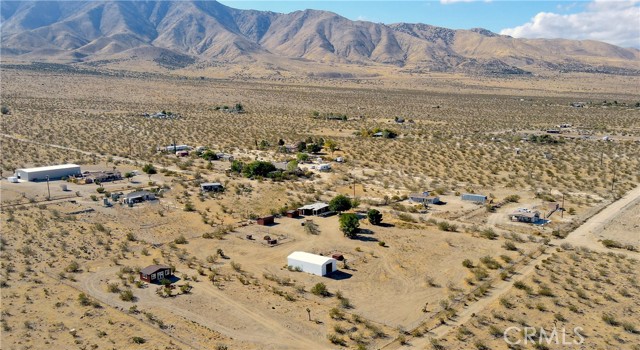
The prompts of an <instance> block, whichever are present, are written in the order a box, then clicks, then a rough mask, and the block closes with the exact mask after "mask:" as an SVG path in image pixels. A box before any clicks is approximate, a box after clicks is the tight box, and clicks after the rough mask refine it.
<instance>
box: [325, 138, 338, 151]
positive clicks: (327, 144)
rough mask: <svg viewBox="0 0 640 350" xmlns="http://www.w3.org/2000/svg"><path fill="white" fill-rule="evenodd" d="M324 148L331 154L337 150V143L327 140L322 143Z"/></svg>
mask: <svg viewBox="0 0 640 350" xmlns="http://www.w3.org/2000/svg"><path fill="white" fill-rule="evenodd" d="M324 147H326V148H327V149H328V150H329V151H331V153H333V152H335V151H336V149H338V143H337V142H335V141H334V140H327V141H325V142H324Z"/></svg>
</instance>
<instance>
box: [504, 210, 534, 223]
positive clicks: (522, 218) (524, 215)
mask: <svg viewBox="0 0 640 350" xmlns="http://www.w3.org/2000/svg"><path fill="white" fill-rule="evenodd" d="M510 216H511V221H518V222H526V223H530V224H533V223H536V222H538V221H539V220H540V212H537V211H535V212H515V213H512V214H511V215H510Z"/></svg>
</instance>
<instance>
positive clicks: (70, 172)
mask: <svg viewBox="0 0 640 350" xmlns="http://www.w3.org/2000/svg"><path fill="white" fill-rule="evenodd" d="M81 174H82V171H80V166H79V165H76V164H60V165H51V166H43V167H37V168H24V169H16V177H17V178H18V179H20V180H25V181H45V180H47V177H48V178H49V180H59V179H62V178H63V177H69V176H76V175H81Z"/></svg>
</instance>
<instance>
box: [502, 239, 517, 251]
mask: <svg viewBox="0 0 640 350" xmlns="http://www.w3.org/2000/svg"><path fill="white" fill-rule="evenodd" d="M502 248H504V249H506V250H511V251H516V250H518V247H516V244H515V243H513V241H505V242H504V244H503V245H502Z"/></svg>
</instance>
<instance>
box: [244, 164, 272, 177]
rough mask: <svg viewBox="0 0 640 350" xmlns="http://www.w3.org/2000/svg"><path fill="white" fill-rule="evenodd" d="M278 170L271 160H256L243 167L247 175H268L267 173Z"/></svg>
mask: <svg viewBox="0 0 640 350" xmlns="http://www.w3.org/2000/svg"><path fill="white" fill-rule="evenodd" d="M274 170H276V166H275V165H273V164H271V163H270V162H265V161H260V160H256V161H253V162H251V163H249V164H247V165H245V166H244V167H243V168H242V173H243V174H244V176H246V177H254V176H262V177H266V176H267V174H269V173H270V172H272V171H274Z"/></svg>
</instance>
